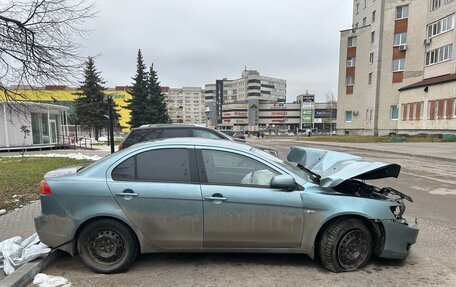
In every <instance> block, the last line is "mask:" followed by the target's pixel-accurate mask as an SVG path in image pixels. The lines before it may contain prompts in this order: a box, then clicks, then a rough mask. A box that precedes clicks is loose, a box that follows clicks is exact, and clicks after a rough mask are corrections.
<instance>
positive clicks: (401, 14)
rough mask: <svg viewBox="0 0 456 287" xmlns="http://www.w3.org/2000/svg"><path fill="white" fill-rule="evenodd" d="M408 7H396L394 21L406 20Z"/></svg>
mask: <svg viewBox="0 0 456 287" xmlns="http://www.w3.org/2000/svg"><path fill="white" fill-rule="evenodd" d="M408 9H409V6H408V5H403V6H398V7H396V20H399V19H404V18H408Z"/></svg>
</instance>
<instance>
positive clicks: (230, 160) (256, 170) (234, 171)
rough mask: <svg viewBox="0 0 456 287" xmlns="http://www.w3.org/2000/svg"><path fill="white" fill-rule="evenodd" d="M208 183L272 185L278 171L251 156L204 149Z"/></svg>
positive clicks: (203, 154) (203, 155)
mask: <svg viewBox="0 0 456 287" xmlns="http://www.w3.org/2000/svg"><path fill="white" fill-rule="evenodd" d="M202 157H203V161H204V167H205V171H206V176H207V181H208V183H214V184H234V185H259V186H270V183H271V179H272V177H273V176H275V175H278V174H279V173H277V172H276V171H274V170H273V169H271V168H269V167H268V166H266V165H265V164H263V163H261V162H259V161H257V160H254V159H251V158H249V157H246V156H243V155H239V154H235V153H231V152H224V151H215V150H203V151H202Z"/></svg>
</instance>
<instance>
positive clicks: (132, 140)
mask: <svg viewBox="0 0 456 287" xmlns="http://www.w3.org/2000/svg"><path fill="white" fill-rule="evenodd" d="M159 132H160V131H159V130H157V129H139V130H133V131H132V132H131V133H130V135H129V136H128V138H127V140H126V141H125V146H126V147H128V146H131V145H134V144H136V143H140V142H144V141H150V140H155V139H157V138H158V136H159Z"/></svg>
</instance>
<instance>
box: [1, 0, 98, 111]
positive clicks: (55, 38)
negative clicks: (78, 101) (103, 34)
mask: <svg viewBox="0 0 456 287" xmlns="http://www.w3.org/2000/svg"><path fill="white" fill-rule="evenodd" d="M94 13H95V12H94V6H93V3H88V2H87V1H86V0H1V1H0V92H3V94H4V99H5V100H6V101H7V102H8V104H9V105H10V107H11V106H14V105H17V104H18V103H19V101H18V100H27V96H26V95H24V94H21V92H20V89H19V87H21V86H30V87H34V86H44V85H50V84H51V85H52V84H63V83H65V84H68V83H74V82H75V80H76V77H75V76H76V75H77V74H79V73H80V70H81V67H82V64H83V62H84V58H85V57H82V56H80V54H79V53H80V48H81V40H82V39H83V36H84V34H85V33H86V32H87V30H85V29H84V28H83V24H84V23H85V22H86V20H87V19H89V18H92V17H94ZM11 85H14V86H15V87H14V86H13V87H11ZM0 98H1V97H0Z"/></svg>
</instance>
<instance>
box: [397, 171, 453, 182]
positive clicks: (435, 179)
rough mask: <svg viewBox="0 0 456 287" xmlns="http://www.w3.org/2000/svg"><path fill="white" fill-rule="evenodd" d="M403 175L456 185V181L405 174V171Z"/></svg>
mask: <svg viewBox="0 0 456 287" xmlns="http://www.w3.org/2000/svg"><path fill="white" fill-rule="evenodd" d="M401 173H402V174H407V175H411V176H416V177H421V178H424V179H429V180H434V181H438V182H443V183H448V184H456V181H452V180H442V179H437V178H435V177H430V176H424V175H418V174H415V173H411V172H405V171H401Z"/></svg>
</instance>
